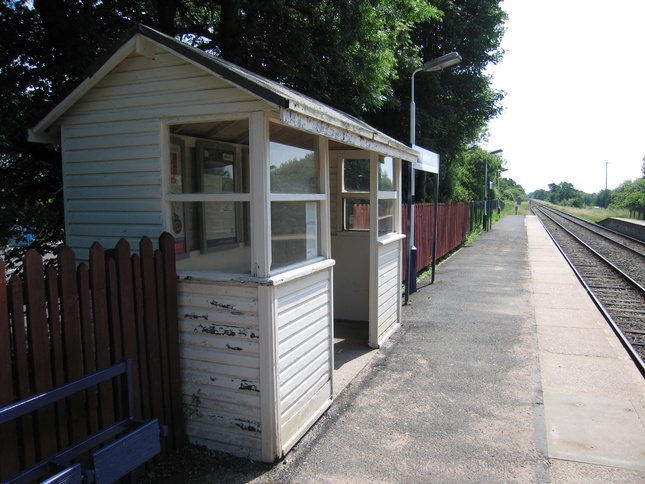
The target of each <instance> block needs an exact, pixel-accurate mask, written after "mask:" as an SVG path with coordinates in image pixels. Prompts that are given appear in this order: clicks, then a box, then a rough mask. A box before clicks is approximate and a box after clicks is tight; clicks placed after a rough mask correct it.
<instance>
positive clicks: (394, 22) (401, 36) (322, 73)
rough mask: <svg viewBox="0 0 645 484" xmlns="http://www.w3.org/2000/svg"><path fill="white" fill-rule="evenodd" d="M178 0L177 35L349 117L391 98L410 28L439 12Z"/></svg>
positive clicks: (412, 2)
mask: <svg viewBox="0 0 645 484" xmlns="http://www.w3.org/2000/svg"><path fill="white" fill-rule="evenodd" d="M179 3H180V7H179V9H178V14H177V18H176V21H177V28H176V33H177V34H179V35H180V36H181V38H182V39H183V40H185V41H188V42H190V43H192V44H193V45H194V46H196V47H198V48H201V49H203V50H206V51H209V52H213V53H214V54H216V55H220V56H222V57H224V58H225V59H227V60H230V61H231V62H234V63H235V64H238V65H240V66H242V67H246V68H248V69H250V70H252V71H253V72H256V73H258V74H260V75H263V76H266V77H268V78H271V79H274V80H276V81H279V82H281V83H283V84H285V85H287V86H290V87H292V88H294V89H296V90H298V91H300V92H302V93H304V94H308V95H310V96H312V97H314V98H316V99H318V100H320V101H323V102H325V103H327V104H330V105H331V106H334V107H337V108H340V109H342V110H343V111H345V112H348V113H350V114H355V115H360V114H361V113H362V111H363V110H365V109H377V108H379V107H380V106H381V105H382V104H383V103H384V101H385V100H386V99H388V98H390V97H391V96H392V88H391V83H392V81H393V80H395V79H396V78H397V76H398V68H399V67H400V66H401V65H405V66H411V65H413V64H414V63H415V62H418V57H419V49H418V47H416V46H415V45H414V44H413V43H412V39H411V29H412V28H413V26H414V25H415V24H417V23H418V22H421V21H428V20H431V19H436V18H438V15H439V12H438V10H437V9H436V8H435V7H434V6H432V5H430V4H429V3H427V2H418V1H416V0H405V1H400V0H363V1H351V2H348V1H347V0H327V1H324V2H321V1H319V0H293V1H290V2H285V1H284V0H265V1H262V2H258V1H256V0H236V1H229V2H224V1H222V2H207V1H199V0H192V1H183V2H179Z"/></svg>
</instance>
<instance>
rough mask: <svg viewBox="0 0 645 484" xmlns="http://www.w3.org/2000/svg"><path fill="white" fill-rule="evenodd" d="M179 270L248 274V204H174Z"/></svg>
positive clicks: (249, 262) (173, 228)
mask: <svg viewBox="0 0 645 484" xmlns="http://www.w3.org/2000/svg"><path fill="white" fill-rule="evenodd" d="M170 204H171V216H172V231H173V235H174V236H175V253H176V257H177V259H178V260H177V268H178V269H179V270H196V271H215V272H230V273H237V274H249V273H250V270H251V245H250V242H249V240H248V233H249V203H248V202H184V203H181V202H171V203H170Z"/></svg>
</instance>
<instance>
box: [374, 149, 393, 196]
mask: <svg viewBox="0 0 645 484" xmlns="http://www.w3.org/2000/svg"><path fill="white" fill-rule="evenodd" d="M378 189H379V190H381V191H387V192H392V191H396V186H395V185H394V159H393V158H392V157H391V156H380V157H379V164H378Z"/></svg>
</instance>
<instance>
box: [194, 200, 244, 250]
mask: <svg viewBox="0 0 645 484" xmlns="http://www.w3.org/2000/svg"><path fill="white" fill-rule="evenodd" d="M236 205H237V204H236V202H202V203H201V205H200V209H201V226H200V229H201V230H200V232H201V249H202V252H210V251H213V250H220V249H224V248H230V247H232V246H234V245H237V241H238V237H237V227H238V225H239V224H238V208H237V206H236Z"/></svg>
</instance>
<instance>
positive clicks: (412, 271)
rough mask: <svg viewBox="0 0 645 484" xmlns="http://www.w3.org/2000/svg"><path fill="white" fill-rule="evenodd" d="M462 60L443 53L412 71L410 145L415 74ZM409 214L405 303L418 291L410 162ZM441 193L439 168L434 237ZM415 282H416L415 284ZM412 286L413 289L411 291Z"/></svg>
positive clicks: (413, 127) (412, 141)
mask: <svg viewBox="0 0 645 484" xmlns="http://www.w3.org/2000/svg"><path fill="white" fill-rule="evenodd" d="M460 62H461V56H460V55H459V54H458V53H457V52H451V53H450V54H446V55H442V56H441V57H437V58H436V59H432V60H431V61H428V62H426V63H425V64H423V66H421V67H420V68H418V69H416V70H415V71H414V72H413V73H412V85H411V91H410V146H412V148H414V146H415V144H416V143H415V141H416V127H417V126H416V125H417V121H416V116H417V113H416V111H417V107H416V103H415V101H414V76H415V75H416V73H417V72H433V71H441V70H443V69H445V68H447V67H452V66H454V65H457V64H459V63H460ZM408 165H409V166H408V176H407V178H408V216H407V234H408V247H407V255H408V257H407V270H406V281H405V303H406V304H407V303H408V298H409V296H410V292H415V291H416V259H417V257H416V255H417V254H416V252H417V248H416V247H415V246H414V223H413V220H414V195H415V193H414V192H415V177H414V168H413V167H412V163H408ZM438 193H439V170H438V169H437V180H436V183H435V225H434V231H435V232H434V239H435V241H436V239H437V196H438ZM432 257H433V261H432V262H433V264H434V250H433V256H432ZM433 276H434V274H433ZM413 282H414V284H413ZM433 282H434V277H433ZM413 285H414V286H415V287H413V288H412V286H413ZM411 288H412V291H411Z"/></svg>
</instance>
